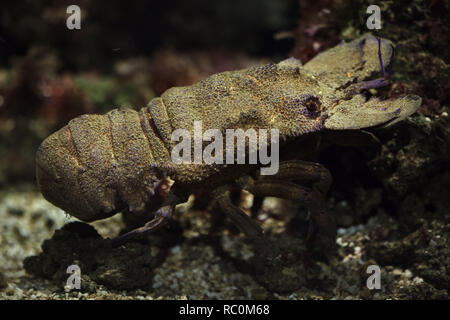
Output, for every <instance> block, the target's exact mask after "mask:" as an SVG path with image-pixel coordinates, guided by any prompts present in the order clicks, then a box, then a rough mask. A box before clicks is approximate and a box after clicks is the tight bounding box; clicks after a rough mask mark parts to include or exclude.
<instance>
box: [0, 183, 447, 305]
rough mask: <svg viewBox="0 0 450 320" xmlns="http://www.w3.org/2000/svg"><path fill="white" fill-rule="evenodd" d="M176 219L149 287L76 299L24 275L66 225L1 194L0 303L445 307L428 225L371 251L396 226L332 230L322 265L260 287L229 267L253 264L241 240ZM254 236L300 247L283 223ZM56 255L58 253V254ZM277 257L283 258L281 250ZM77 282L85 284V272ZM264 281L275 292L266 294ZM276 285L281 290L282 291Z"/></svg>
mask: <svg viewBox="0 0 450 320" xmlns="http://www.w3.org/2000/svg"><path fill="white" fill-rule="evenodd" d="M280 208H283V207H280V203H278V202H277V201H275V200H274V199H271V198H269V199H268V200H267V199H266V201H265V203H264V206H263V209H262V211H263V213H262V215H263V216H264V215H265V213H264V211H270V212H272V213H275V214H276V211H277V210H281V209H280ZM178 211H180V212H178V214H177V217H176V220H178V222H179V224H180V225H181V227H182V228H181V231H180V232H182V236H181V238H180V241H178V242H174V243H173V244H169V246H168V248H167V249H164V250H165V251H166V252H165V255H164V257H163V258H162V259H161V258H158V259H160V261H158V263H155V265H154V269H153V270H149V272H151V275H148V274H147V273H144V274H146V275H148V277H149V278H148V279H146V280H145V281H144V280H143V283H146V284H145V285H143V286H142V287H140V288H134V289H128V290H120V289H117V288H111V285H104V284H102V283H96V282H94V281H92V280H87V281H88V283H83V284H82V289H81V290H69V289H68V288H65V287H64V285H65V282H64V281H63V280H62V279H61V278H58V279H43V278H41V277H36V276H32V275H29V274H27V273H26V272H25V270H24V267H23V261H24V258H25V257H28V256H32V255H36V254H38V253H40V252H41V250H42V249H41V244H42V243H43V241H44V240H45V239H49V238H51V237H52V235H53V233H54V231H55V230H56V229H59V228H61V227H62V226H63V225H64V224H67V223H68V222H70V221H74V219H72V218H70V217H69V216H68V215H66V214H65V213H64V212H62V211H61V210H60V209H58V208H56V207H54V206H52V205H51V204H50V203H49V202H47V201H46V200H45V199H44V198H43V197H42V196H41V194H40V193H39V192H38V191H35V190H33V187H28V186H24V187H20V188H16V189H11V190H3V191H2V192H1V195H0V221H1V233H0V287H1V289H0V298H1V299H428V298H432V299H448V291H447V289H446V287H447V288H448V279H449V278H448V271H447V268H449V265H448V260H449V257H448V239H449V238H448V233H449V225H448V224H447V225H444V224H441V223H438V222H436V221H434V222H431V223H429V224H427V229H426V230H424V232H425V233H427V234H428V235H430V237H427V238H426V239H425V240H424V241H425V242H424V241H422V240H421V239H419V241H415V240H414V239H415V236H417V237H419V238H420V237H421V235H419V233H420V232H419V233H418V232H416V233H414V232H412V233H411V234H410V235H408V236H406V237H404V238H403V239H400V240H399V241H397V242H396V241H391V242H383V241H379V243H378V244H376V245H375V247H373V246H374V245H373V241H376V240H373V241H371V238H373V237H374V230H379V229H380V228H381V229H382V230H383V226H385V228H384V229H386V230H388V226H389V228H393V227H394V229H395V225H396V224H398V222H396V221H395V220H393V219H392V218H391V217H388V216H386V215H383V214H382V213H381V214H379V215H376V216H375V217H372V218H370V219H369V220H368V222H367V223H366V224H364V225H354V226H350V227H349V228H340V229H339V230H338V237H337V239H336V243H337V254H336V256H334V257H333V258H331V259H330V260H329V261H328V262H326V261H325V262H324V261H322V262H320V261H316V260H314V261H313V262H312V263H313V265H314V266H313V267H312V268H305V267H304V261H299V259H297V260H292V259H290V258H287V261H288V262H286V263H285V264H281V266H280V267H279V270H276V271H274V272H273V273H272V274H268V275H267V277H266V278H264V279H262V278H260V277H258V276H255V275H254V274H251V272H248V271H245V270H244V269H243V268H240V267H239V265H238V264H236V263H235V262H233V261H234V260H235V259H238V260H241V261H245V260H248V259H251V257H252V256H253V251H252V249H251V247H250V246H249V245H247V244H246V242H245V240H244V238H243V236H242V235H240V234H237V233H236V232H230V230H229V228H226V227H225V228H223V230H220V231H219V234H217V231H216V233H215V236H214V237H215V238H216V240H217V239H218V242H216V241H210V240H209V239H210V238H209V237H211V235H208V234H209V233H210V232H211V230H210V229H211V215H210V214H209V213H205V212H195V211H192V210H190V209H189V208H188V207H184V208H181V209H180V210H178ZM270 216H274V214H272V215H270ZM275 216H276V215H275ZM263 218H264V217H263ZM93 225H94V227H95V228H96V229H97V231H98V232H99V233H100V234H101V235H102V236H103V237H113V236H114V235H116V234H117V233H118V232H119V230H120V228H121V227H122V222H121V219H120V215H117V216H115V217H112V218H109V219H107V220H104V221H100V222H95V223H93ZM262 226H263V228H264V229H265V231H266V234H267V235H268V237H269V238H273V239H277V240H276V241H278V242H279V243H285V244H287V246H285V247H284V248H289V245H294V243H297V242H298V243H300V246H301V242H303V240H302V239H300V238H296V239H295V240H293V239H292V238H291V236H287V234H288V233H287V232H286V230H285V223H284V222H283V221H279V220H276V219H273V218H270V217H269V218H266V219H263V222H262ZM163 231H167V230H163ZM168 232H170V230H169V231H168ZM377 232H380V231H377ZM381 238H383V237H381ZM162 239H164V237H162ZM296 241H297V242H296ZM217 243H219V244H220V246H221V248H222V249H221V250H222V251H223V252H227V253H228V254H227V255H224V254H220V252H219V253H218V250H216V249H215V248H214V246H215V245H217ZM389 243H391V244H392V246H391V247H390V246H389ZM61 248H62V249H61V250H64V247H63V246H61ZM145 248H146V247H144V250H146V249H145ZM374 248H375V249H377V248H378V249H377V250H378V253H374V251H373V250H374ZM148 250H149V251H151V250H153V251H155V250H156V252H158V251H159V250H162V249H160V248H158V247H155V246H154V245H152V244H150V245H148ZM405 252H406V253H405ZM282 254H287V255H289V250H285V251H284V253H282ZM369 255H370V256H369ZM383 255H384V256H383ZM390 255H392V256H393V257H391V256H390ZM411 255H412V257H413V258H412V260H411V261H405V262H402V260H401V259H409V258H411ZM153 256H154V257H156V256H157V255H153ZM153 256H152V257H153ZM395 256H397V257H399V258H400V260H399V259H397V258H395ZM227 257H228V258H227ZM374 257H375V258H374ZM69 259H70V258H69ZM155 259H156V258H155ZM374 259H378V261H380V262H382V264H380V262H377V261H375V260H374ZM285 260H286V259H285ZM300 260H301V259H300ZM293 261H294V262H293ZM100 263H101V262H100ZM371 264H380V265H381V289H379V290H376V289H375V290H369V289H367V287H366V279H367V277H368V276H369V275H368V274H366V272H365V271H366V269H367V266H368V265H371ZM396 264H397V265H396ZM299 266H301V267H299ZM60 271H61V270H60ZM241 271H242V272H241ZM62 272H64V270H63V271H62ZM81 272H82V274H83V270H81ZM67 276H68V275H67ZM261 279H262V280H261ZM258 280H259V281H258ZM82 281H84V278H82ZM271 281H278V282H277V284H274V283H271ZM283 281H286V286H285V285H284V284H283ZM99 282H102V281H99ZM106 283H111V281H110V282H108V281H107V282H106ZM138 286H139V285H138ZM287 286H292V288H291V289H287V290H288V292H282V291H286V290H285V289H286V288H287ZM439 286H440V287H441V288H439ZM274 288H275V289H274ZM276 288H282V289H281V290H279V289H276ZM277 291H278V292H277ZM279 291H281V292H279Z"/></svg>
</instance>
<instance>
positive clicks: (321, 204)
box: [241, 160, 336, 247]
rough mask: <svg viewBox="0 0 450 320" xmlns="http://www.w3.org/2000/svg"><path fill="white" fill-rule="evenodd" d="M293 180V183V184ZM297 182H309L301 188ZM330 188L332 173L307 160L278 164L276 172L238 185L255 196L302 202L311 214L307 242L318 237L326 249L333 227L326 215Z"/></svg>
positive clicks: (243, 180) (332, 238)
mask: <svg viewBox="0 0 450 320" xmlns="http://www.w3.org/2000/svg"><path fill="white" fill-rule="evenodd" d="M293 181H295V182H293ZM297 182H299V183H308V184H310V186H311V187H309V188H307V187H303V186H302V185H300V184H298V183H297ZM330 185H331V174H330V172H329V171H328V170H327V169H326V168H325V167H323V166H321V165H319V164H317V163H313V162H307V161H300V160H292V161H286V162H282V163H280V167H279V170H278V173H277V174H275V175H272V176H260V177H259V178H257V179H256V180H253V179H252V178H249V177H247V178H245V179H244V178H243V179H242V180H241V186H242V188H243V189H246V190H247V191H249V192H250V193H252V194H253V195H255V196H264V197H267V196H272V197H278V198H283V199H288V200H292V201H301V202H303V203H304V204H305V206H306V207H307V209H308V211H309V213H310V228H309V232H308V239H311V238H312V237H313V234H314V236H316V235H317V236H319V237H321V238H322V239H320V240H319V241H321V242H322V244H323V245H325V246H327V247H328V246H334V239H335V236H336V225H335V222H334V219H333V218H332V217H330V216H329V215H328V214H327V213H326V208H325V194H326V193H327V191H328V189H329V187H330Z"/></svg>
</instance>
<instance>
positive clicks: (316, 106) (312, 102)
mask: <svg viewBox="0 0 450 320" xmlns="http://www.w3.org/2000/svg"><path fill="white" fill-rule="evenodd" d="M305 107H306V109H307V110H308V112H309V113H310V114H311V116H313V117H315V116H317V115H318V114H319V113H320V110H321V108H322V104H321V103H320V100H319V99H318V98H317V97H312V96H310V97H308V98H307V100H306V101H305Z"/></svg>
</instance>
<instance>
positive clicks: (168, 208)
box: [112, 194, 180, 247]
mask: <svg viewBox="0 0 450 320" xmlns="http://www.w3.org/2000/svg"><path fill="white" fill-rule="evenodd" d="M178 203H180V201H179V200H178V198H176V197H174V196H172V195H171V194H170V195H169V196H168V197H167V200H166V201H165V202H164V206H163V207H161V208H160V209H158V210H157V211H156V212H155V216H154V218H153V219H152V220H150V221H149V222H147V223H146V224H145V225H143V226H142V227H140V228H136V229H134V230H131V231H130V232H127V233H125V234H123V235H120V236H118V237H116V238H114V239H113V240H112V245H113V247H119V246H121V245H123V244H124V243H126V242H127V241H128V240H130V239H133V238H136V237H140V236H143V235H145V234H148V233H150V232H153V231H156V230H158V229H160V228H161V227H163V226H164V225H166V224H167V222H168V220H169V218H170V217H171V216H172V214H173V212H174V211H175V206H176V205H177V204H178Z"/></svg>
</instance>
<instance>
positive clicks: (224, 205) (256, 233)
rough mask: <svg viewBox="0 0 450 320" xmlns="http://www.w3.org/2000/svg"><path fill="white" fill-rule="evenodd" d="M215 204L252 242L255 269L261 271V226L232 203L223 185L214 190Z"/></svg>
mask: <svg viewBox="0 0 450 320" xmlns="http://www.w3.org/2000/svg"><path fill="white" fill-rule="evenodd" d="M215 195H216V204H217V205H218V207H219V208H220V210H221V211H222V212H223V213H225V214H226V215H227V216H228V217H229V218H230V219H231V221H232V222H233V223H234V224H235V225H236V226H237V227H238V228H239V229H240V230H241V231H242V232H243V233H244V234H245V235H246V237H247V239H248V240H249V241H250V242H251V243H252V245H253V246H254V248H255V250H256V252H257V259H259V260H258V261H257V262H256V264H255V265H256V267H257V268H258V269H257V270H256V271H257V272H258V273H261V272H263V269H264V262H263V261H262V260H263V259H264V258H265V257H266V255H267V244H266V241H265V237H264V232H263V230H262V228H261V227H260V226H259V225H258V224H257V223H256V222H255V221H254V220H253V219H252V218H251V217H249V216H248V215H247V214H245V212H244V211H242V210H241V209H240V208H239V207H237V206H236V205H234V204H233V202H232V201H231V198H230V191H229V190H227V189H225V188H224V187H220V188H218V189H217V190H216V191H215Z"/></svg>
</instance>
